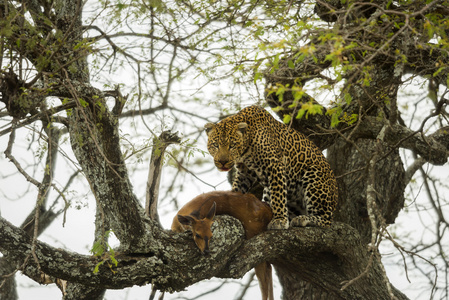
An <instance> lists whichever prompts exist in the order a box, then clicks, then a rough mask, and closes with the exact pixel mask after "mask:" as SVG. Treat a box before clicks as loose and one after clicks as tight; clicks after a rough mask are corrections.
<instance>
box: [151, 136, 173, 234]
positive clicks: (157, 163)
mask: <svg viewBox="0 0 449 300" xmlns="http://www.w3.org/2000/svg"><path fill="white" fill-rule="evenodd" d="M180 142H181V138H180V137H179V136H178V133H177V132H175V133H172V132H170V131H164V132H162V133H161V135H160V136H159V137H157V138H154V140H153V151H152V153H151V159H150V167H149V172H148V180H147V192H146V202H145V214H146V215H147V216H149V217H150V218H151V219H152V220H155V221H156V222H157V223H158V224H159V225H160V221H159V215H158V213H157V202H158V197H159V185H160V181H161V172H162V164H163V159H164V153H165V150H166V149H167V147H168V146H169V145H170V144H178V143H180Z"/></svg>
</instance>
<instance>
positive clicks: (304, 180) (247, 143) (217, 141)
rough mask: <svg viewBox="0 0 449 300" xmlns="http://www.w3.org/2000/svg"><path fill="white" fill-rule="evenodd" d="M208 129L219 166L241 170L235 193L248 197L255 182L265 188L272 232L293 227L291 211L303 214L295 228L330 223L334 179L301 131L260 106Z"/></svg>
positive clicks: (210, 149)
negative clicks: (247, 193)
mask: <svg viewBox="0 0 449 300" xmlns="http://www.w3.org/2000/svg"><path fill="white" fill-rule="evenodd" d="M205 128H206V132H207V135H208V143H207V148H208V150H209V152H210V154H211V155H212V156H213V158H214V163H215V166H216V167H217V168H218V169H219V170H220V171H229V170H231V168H233V167H234V166H235V167H236V175H235V177H234V181H233V184H232V190H233V191H239V192H243V193H246V192H248V191H249V189H250V188H251V187H252V186H253V184H255V183H256V182H259V183H260V184H261V185H262V186H263V187H264V193H263V194H264V195H263V200H264V201H267V202H269V203H270V205H271V208H272V210H273V219H272V221H271V222H270V224H269V226H268V228H269V229H285V228H288V226H289V221H288V209H290V210H294V211H296V212H299V213H301V215H299V216H296V217H294V218H293V219H292V222H291V226H322V227H327V226H329V225H330V224H331V221H332V214H333V212H334V210H335V207H336V205H337V196H338V190H337V183H336V180H335V176H334V173H333V172H332V169H331V168H330V166H329V163H328V162H327V161H326V159H325V157H324V155H323V153H321V151H320V150H319V148H318V147H316V146H315V144H313V143H312V142H311V141H310V140H309V139H307V138H306V137H305V136H304V135H303V134H302V133H300V132H298V131H296V130H294V129H291V128H290V127H288V126H286V125H285V124H283V123H281V122H278V121H276V119H274V118H273V116H271V115H270V114H269V113H268V112H267V111H266V110H265V109H263V108H261V107H259V106H256V105H254V106H250V107H247V108H244V109H243V110H241V111H240V112H239V113H238V114H236V115H234V116H231V117H228V118H226V119H224V120H222V121H220V122H219V123H217V124H212V123H208V124H206V125H205ZM287 199H288V202H287Z"/></svg>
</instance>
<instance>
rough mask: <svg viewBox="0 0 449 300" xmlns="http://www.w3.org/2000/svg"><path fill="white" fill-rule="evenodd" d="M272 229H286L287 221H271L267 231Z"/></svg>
mask: <svg viewBox="0 0 449 300" xmlns="http://www.w3.org/2000/svg"><path fill="white" fill-rule="evenodd" d="M273 229H288V219H287V218H285V219H273V220H271V222H270V224H268V230H273Z"/></svg>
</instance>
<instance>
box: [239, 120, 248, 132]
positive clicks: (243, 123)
mask: <svg viewBox="0 0 449 300" xmlns="http://www.w3.org/2000/svg"><path fill="white" fill-rule="evenodd" d="M247 127H248V124H246V123H245V122H242V123H238V124H237V130H238V131H239V132H241V133H242V134H245V132H246V128H247Z"/></svg>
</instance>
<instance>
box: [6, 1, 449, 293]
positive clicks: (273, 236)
mask: <svg viewBox="0 0 449 300" xmlns="http://www.w3.org/2000/svg"><path fill="white" fill-rule="evenodd" d="M448 14H449V3H448V2H447V1H442V0H435V1H430V2H423V1H419V0H410V1H401V2H390V1H375V2H353V1H333V0H329V1H323V0H317V1H314V2H311V3H306V2H297V3H295V2H272V1H265V2H259V1H198V2H190V1H182V0H180V1H172V2H170V1H168V2H160V1H157V0H153V1H149V2H146V1H130V2H123V1H118V2H109V1H105V2H103V1H100V2H98V3H84V2H81V1H23V2H18V1H1V2H0V15H1V16H2V19H1V21H0V22H1V26H0V36H1V44H0V49H1V53H2V56H1V60H0V66H1V70H0V72H1V73H0V91H1V102H2V103H3V104H2V106H1V111H0V118H1V120H2V122H3V124H2V129H1V136H2V141H3V140H5V144H6V145H5V147H4V149H5V150H4V151H5V152H4V153H5V158H6V160H5V161H2V165H6V164H8V165H9V166H13V167H14V169H15V172H14V173H13V174H11V173H3V171H2V176H4V177H5V178H6V179H8V178H14V179H15V180H17V178H18V177H20V178H21V179H20V180H22V181H21V182H25V181H27V182H29V185H28V187H27V189H28V191H29V192H28V193H25V192H23V193H24V194H23V195H20V196H19V197H27V198H31V197H34V199H35V200H34V203H33V205H31V206H30V208H29V211H30V213H29V217H28V218H27V219H26V221H24V222H23V224H22V226H14V225H13V224H11V223H10V222H9V221H8V220H7V219H8V216H7V215H5V214H2V217H1V218H0V251H1V253H2V254H3V257H2V258H1V264H0V272H1V274H2V276H3V281H2V283H1V284H2V289H1V297H2V299H15V292H14V291H15V286H14V285H15V283H14V277H13V276H12V275H13V274H14V273H15V272H16V271H18V270H20V271H21V272H22V273H23V274H25V275H26V276H28V277H30V278H32V279H33V280H35V281H36V282H40V283H44V282H45V283H49V282H55V283H57V284H58V285H59V286H60V287H61V289H62V290H63V292H64V299H101V298H102V297H103V294H104V292H105V290H106V289H122V288H125V287H130V286H133V285H145V284H148V283H151V284H152V285H153V286H154V287H155V288H157V289H159V290H162V291H168V292H172V291H179V290H182V289H184V288H185V287H187V286H189V285H191V284H193V283H195V282H198V281H201V280H203V279H206V278H211V277H213V276H215V277H220V278H240V277H241V276H243V275H244V274H245V273H246V272H248V271H249V270H250V269H251V268H253V267H254V266H255V265H257V264H258V263H260V262H261V261H263V260H268V261H269V262H271V263H273V265H274V267H275V269H276V272H277V275H278V277H279V280H280V282H281V285H282V288H283V297H284V299H301V298H307V299H309V298H310V299H321V298H323V299H324V298H325V299H387V298H397V299H406V298H407V297H406V296H405V295H404V294H403V293H402V292H400V291H399V290H398V289H396V288H395V287H394V286H393V285H392V284H391V283H390V281H389V279H388V277H387V275H386V272H385V267H384V265H383V264H382V261H381V258H382V248H381V246H382V245H385V244H386V243H391V245H393V246H394V247H395V249H396V250H395V251H397V253H399V254H400V255H402V256H403V257H404V260H405V261H407V260H409V259H410V260H412V261H413V263H415V264H416V270H417V272H422V273H424V274H425V276H428V277H429V279H430V280H429V282H430V286H431V293H430V296H431V297H434V298H436V297H438V298H447V297H448V294H449V291H448V288H447V286H448V285H447V278H448V277H449V274H448V268H447V266H448V261H447V256H446V255H445V253H444V243H445V242H446V244H447V239H448V236H447V229H448V221H447V220H446V218H445V217H446V215H445V211H444V209H445V207H447V198H445V196H444V191H445V190H447V183H445V182H444V181H443V180H441V179H438V177H436V174H435V173H434V172H432V167H431V166H441V165H444V164H445V163H446V162H447V157H448V155H449V134H448V129H449V127H448V112H447V104H448V100H447V99H448V96H447V95H448V89H447V86H448V83H449V77H448V75H447V74H448V71H449V64H448V60H449V58H448V54H449V52H448V47H449V38H448V34H449V23H448V21H447V18H446V17H445V16H446V15H448ZM219 83H225V84H226V86H223V87H220V86H219V87H218V88H215V89H213V88H211V89H206V88H205V86H207V87H210V86H213V84H219ZM230 87H231V88H230ZM424 87H425V88H424ZM222 90H224V92H223V91H222ZM405 90H406V91H407V92H409V93H410V95H405V92H404V91H405ZM211 91H215V92H216V93H215V94H214V95H212V96H211ZM262 91H263V92H262ZM211 101H213V102H212V104H211V105H209V106H208V103H209V102H211ZM326 101H327V103H326ZM255 102H257V103H261V104H265V103H267V104H268V105H269V106H270V107H271V108H272V109H273V111H275V112H276V113H277V114H278V115H279V117H280V118H281V120H283V121H284V122H285V123H287V124H289V125H290V126H293V127H294V128H295V129H297V130H299V131H301V132H303V133H305V134H306V135H307V136H308V137H309V138H310V139H312V140H313V141H314V142H315V143H316V144H317V145H318V146H319V147H320V148H321V149H323V150H325V149H326V151H327V156H328V159H329V161H330V163H331V165H332V167H333V169H334V171H335V173H336V175H337V178H338V184H339V207H338V210H337V212H336V216H335V221H336V222H335V224H334V225H333V226H332V228H330V229H328V230H325V229H321V228H298V229H296V228H295V229H289V230H285V231H269V232H265V233H263V234H261V235H260V236H258V237H256V238H253V239H251V240H249V241H244V240H243V230H242V228H241V226H240V224H238V222H237V221H236V220H234V219H232V218H230V217H224V218H220V219H219V220H218V221H217V222H216V223H215V229H214V240H213V246H214V248H213V250H214V251H213V253H212V255H211V256H210V257H201V256H199V255H198V251H197V249H195V247H194V245H193V242H192V241H191V238H190V237H189V236H188V235H182V234H181V235H179V234H174V233H171V232H168V231H166V230H163V229H162V228H161V226H160V224H159V222H158V218H157V214H155V212H156V211H157V209H156V208H157V204H158V200H159V210H160V209H161V205H160V204H161V203H166V204H167V202H169V201H170V200H173V199H175V198H177V197H182V193H183V191H184V190H183V189H184V187H183V184H182V182H184V181H185V180H190V182H194V184H199V181H200V180H201V177H200V174H202V172H210V171H211V170H212V164H211V163H210V158H208V157H203V156H202V155H201V150H200V149H201V146H200V145H201V143H203V145H204V139H205V137H204V135H203V134H202V125H203V124H204V123H206V121H217V120H218V119H219V118H222V117H224V116H226V115H228V114H230V113H233V112H235V111H236V110H238V109H239V108H240V107H242V106H243V105H246V104H252V103H255ZM414 109H415V111H414ZM174 128H176V130H178V131H179V135H181V139H179V138H178V136H177V135H174V134H170V133H168V132H167V130H168V129H174ZM143 136H145V138H142V137H143ZM195 141H198V142H197V143H198V148H196V147H195ZM173 142H176V143H178V142H179V143H180V144H179V145H178V146H176V147H171V148H169V149H171V150H170V151H168V152H165V150H166V149H167V146H168V145H169V143H173ZM23 145H25V149H26V151H18V150H17V149H18V147H21V146H23ZM149 148H151V149H152V151H151V152H152V153H153V154H152V156H151V157H152V160H151V163H152V164H151V165H150V166H149V167H148V166H147V164H145V165H143V164H141V163H140V162H142V161H145V162H148V161H150V159H151V157H149V156H148V155H149V151H146V150H147V149H149ZM19 149H20V148H19ZM203 149H204V148H203ZM403 149H406V150H403ZM196 152H199V154H197V155H194V154H195V153H196ZM164 153H165V157H166V163H167V164H168V165H171V166H174V168H172V170H170V171H168V172H169V173H168V174H167V175H168V176H167V178H170V179H165V180H164V181H163V187H162V189H161V190H160V191H158V185H159V180H160V171H161V169H160V166H161V165H160V163H161V162H162V160H161V158H163V157H164V156H163V154H164ZM30 154H31V155H30ZM57 156H59V158H58V160H59V162H57V161H56V157H57ZM192 157H193V158H192ZM44 158H45V162H44V163H42V162H41V160H42V159H44ZM61 159H63V161H62V162H61V161H60V160H61ZM158 161H159V163H158ZM206 161H207V162H206ZM58 167H59V169H58ZM60 168H63V170H64V171H58V170H61V169H60ZM148 169H150V172H149V176H148V179H147V180H146V181H145V183H143V184H144V185H143V188H142V181H139V180H138V178H141V177H142V172H148ZM167 169H168V168H165V169H164V171H165V170H167ZM418 171H419V174H420V177H417V176H416V175H415V173H416V172H418ZM212 172H215V171H212ZM79 174H82V176H79ZM445 175H447V174H445ZM75 182H78V183H81V184H82V185H84V186H88V187H89V190H90V194H91V195H89V196H88V197H87V198H88V201H81V200H80V198H82V197H83V196H84V195H79V194H73V193H72V192H70V191H71V189H73V186H74V184H75ZM136 183H139V184H136ZM146 184H147V185H148V186H145V185H146ZM133 185H134V186H136V187H135V188H134V187H133ZM209 185H211V186H210V187H209V188H215V187H216V185H214V184H211V183H209ZM416 186H418V187H419V188H421V186H422V187H423V188H424V189H425V190H426V192H427V193H428V194H429V195H428V198H427V201H429V203H431V208H430V209H429V210H428V211H426V212H425V213H428V214H430V215H432V216H433V218H432V220H431V222H432V225H431V226H433V228H434V231H432V238H431V240H430V241H419V240H418V241H415V240H414V239H412V242H413V243H411V244H408V243H407V244H405V242H404V241H402V238H404V239H408V238H409V236H408V235H407V234H408V233H407V228H402V232H401V230H400V229H401V228H399V229H397V232H392V231H391V230H390V228H391V227H388V225H389V224H392V223H394V222H395V221H396V220H397V218H398V213H399V212H400V211H401V210H404V207H405V206H407V205H408V206H410V205H411V204H410V202H412V203H413V202H415V203H416V202H418V200H417V198H416V197H415V196H413V193H415V192H416V189H414V187H416ZM221 187H222V186H220V188H221ZM408 187H411V189H410V191H411V193H412V194H411V195H408V194H407V188H408ZM142 189H143V190H146V191H147V193H146V197H147V204H146V206H147V212H145V209H144V208H143V207H144V205H143V202H144V201H142V200H141V199H139V197H138V196H137V193H136V191H137V190H142ZM162 192H164V193H165V194H164V195H163V197H162V196H161V197H158V194H162ZM2 194H3V196H4V197H3V198H5V199H13V198H14V197H15V192H12V191H11V190H10V189H8V190H6V189H3V188H2ZM419 201H420V200H419ZM86 202H88V203H89V202H90V205H95V207H96V213H95V233H94V236H95V239H94V240H95V241H94V244H93V247H92V249H91V250H92V255H86V254H80V253H76V252H73V251H70V250H67V249H61V248H58V247H56V246H54V245H48V244H46V243H43V242H42V241H40V238H39V235H40V234H41V233H42V232H43V231H44V230H45V229H46V228H47V227H48V226H50V224H52V222H53V221H54V220H55V219H57V218H58V217H60V216H61V215H62V216H65V215H66V213H67V211H70V210H71V209H74V208H73V207H75V206H76V204H77V203H81V204H82V203H86ZM175 203H176V201H175ZM176 205H177V204H176ZM176 205H175V207H176ZM418 212H421V213H424V212H423V210H422V209H421V208H419V210H418ZM63 220H65V217H63ZM426 222H427V221H426ZM111 232H113V233H114V235H115V236H116V237H117V239H118V240H119V241H120V246H119V247H118V248H116V249H113V248H112V247H110V243H109V239H108V237H109V235H110V234H111ZM386 240H387V241H388V242H387V241H386ZM381 243H382V244H381ZM404 244H405V246H404ZM262 250H263V251H262ZM416 258H420V259H419V261H417V259H416ZM421 259H423V260H425V261H427V262H424V263H423V261H422V260H421ZM429 266H432V268H434V270H439V272H440V273H439V274H440V275H439V276H440V277H439V278H445V280H446V282H444V280H443V281H438V280H435V279H434V277H433V276H434V275H433V274H434V273H435V272H434V271H433V270H432V272H429V271H428V269H429ZM408 269H409V267H407V270H408ZM441 273H443V276H442V277H441ZM428 289H429V288H428Z"/></svg>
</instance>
